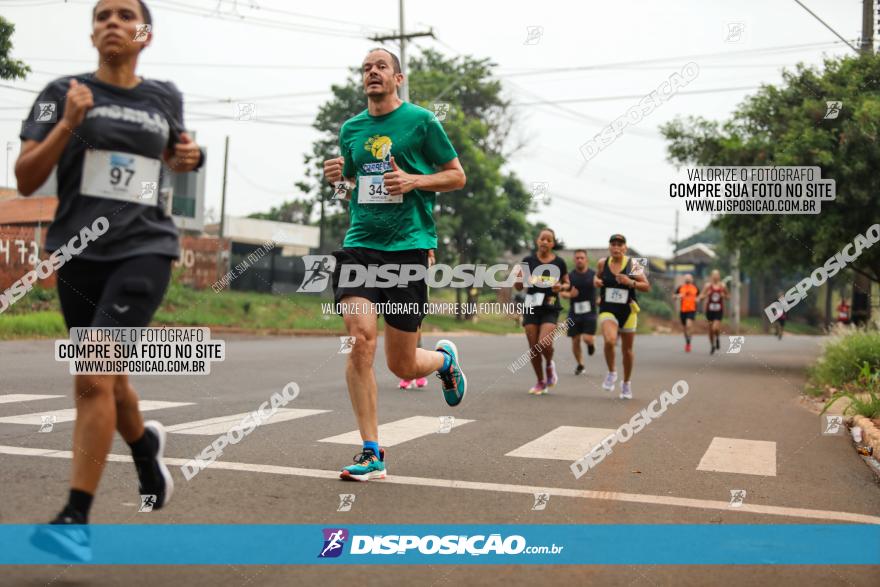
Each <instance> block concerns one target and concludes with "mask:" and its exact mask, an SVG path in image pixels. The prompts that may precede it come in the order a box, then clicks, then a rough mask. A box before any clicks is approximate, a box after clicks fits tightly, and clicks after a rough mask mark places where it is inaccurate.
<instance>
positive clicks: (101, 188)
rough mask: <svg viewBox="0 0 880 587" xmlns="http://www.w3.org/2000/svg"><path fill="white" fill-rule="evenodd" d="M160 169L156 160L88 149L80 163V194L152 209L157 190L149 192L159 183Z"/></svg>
mask: <svg viewBox="0 0 880 587" xmlns="http://www.w3.org/2000/svg"><path fill="white" fill-rule="evenodd" d="M161 166H162V163H161V161H159V160H158V159H151V158H149V157H142V156H141V155H134V154H132V153H120V152H117V151H102V150H100V149H89V150H87V151H86V155H85V161H84V163H83V174H82V182H81V183H80V190H79V191H80V193H82V194H83V195H86V196H95V197H98V198H109V199H111V200H122V201H125V202H132V203H135V204H143V205H145V206H155V205H156V203H157V202H158V190H156V189H152V186H155V185H157V184H158V182H159V171H160V169H161ZM144 186H148V188H147V189H145V187H144Z"/></svg>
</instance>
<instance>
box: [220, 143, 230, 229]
mask: <svg viewBox="0 0 880 587" xmlns="http://www.w3.org/2000/svg"><path fill="white" fill-rule="evenodd" d="M228 168H229V135H226V149H225V151H224V153H223V191H222V192H220V238H223V237H224V234H225V230H226V171H227V169H228Z"/></svg>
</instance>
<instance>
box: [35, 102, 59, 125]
mask: <svg viewBox="0 0 880 587" xmlns="http://www.w3.org/2000/svg"><path fill="white" fill-rule="evenodd" d="M34 120H35V121H36V122H55V121H56V120H58V104H56V103H55V102H37V105H36V106H35V107H34Z"/></svg>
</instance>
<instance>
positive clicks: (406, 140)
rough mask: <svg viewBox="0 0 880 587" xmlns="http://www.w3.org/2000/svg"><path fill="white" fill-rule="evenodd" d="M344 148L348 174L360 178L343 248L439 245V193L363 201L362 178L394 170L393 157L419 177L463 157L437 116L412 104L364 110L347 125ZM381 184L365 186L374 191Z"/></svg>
mask: <svg viewBox="0 0 880 587" xmlns="http://www.w3.org/2000/svg"><path fill="white" fill-rule="evenodd" d="M339 148H340V150H341V151H342V156H343V157H344V158H345V166H344V168H343V175H344V176H345V177H349V178H350V177H354V178H355V183H354V190H353V191H352V195H351V203H350V205H349V218H350V226H349V229H348V232H346V234H345V241H344V242H343V246H344V247H347V248H348V247H366V248H371V249H378V250H381V251H403V250H407V249H434V248H436V247H437V230H436V227H435V225H434V216H433V212H434V201H435V199H436V197H437V194H436V193H435V192H426V191H423V190H412V191H411V192H408V193H406V194H404V195H403V201H402V202H400V203H375V204H374V203H360V202H359V201H358V200H359V198H361V194H360V193H359V192H360V189H361V186H362V183H365V182H361V179H360V178H361V177H362V176H369V175H383V174H384V173H386V172H388V171H391V157H392V156H393V157H394V162H395V163H396V164H397V166H398V167H399V168H400V169H401V171H405V172H406V173H412V174H416V175H429V174H431V173H436V171H437V169H436V168H437V167H438V166H439V165H443V164H444V163H448V162H449V161H452V160H453V159H455V158H456V157H457V156H458V155H457V154H456V152H455V149H454V148H453V146H452V143H451V142H449V137H447V136H446V131H444V130H443V126H442V125H441V124H440V121H439V120H437V117H436V116H434V114H433V113H432V112H431V111H429V110H426V109H424V108H422V107H420V106H416V105H415V104H410V103H409V102H404V103H403V104H401V105H400V106H399V107H398V108H396V109H395V110H393V111H392V112H389V113H388V114H385V115H382V116H371V115H370V113H369V112H368V111H367V110H364V111H363V112H361V113H360V114H358V115H357V116H355V117H353V118H351V119H349V120H347V121H346V122H345V124H343V125H342V129H341V130H340V132H339ZM376 187H377V186H373V187H372V188H371V187H368V186H366V185H363V189H368V190H371V191H372V190H375V189H376ZM363 199H366V196H364V197H363Z"/></svg>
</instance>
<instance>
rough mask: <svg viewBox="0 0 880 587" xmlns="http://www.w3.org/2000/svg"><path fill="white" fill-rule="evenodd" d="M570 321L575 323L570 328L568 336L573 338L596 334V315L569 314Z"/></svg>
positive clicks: (592, 313)
mask: <svg viewBox="0 0 880 587" xmlns="http://www.w3.org/2000/svg"><path fill="white" fill-rule="evenodd" d="M568 319H569V320H571V321H572V322H573V324H572V325H571V326H569V327H568V335H569V336H571V337H575V336H578V335H580V334H596V313H595V312H591V313H589V314H569V315H568Z"/></svg>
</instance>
